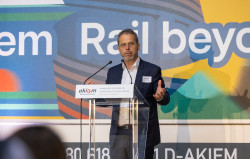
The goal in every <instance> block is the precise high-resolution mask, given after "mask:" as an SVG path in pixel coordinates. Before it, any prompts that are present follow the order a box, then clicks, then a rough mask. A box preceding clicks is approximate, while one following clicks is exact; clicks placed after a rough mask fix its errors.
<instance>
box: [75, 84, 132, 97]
mask: <svg viewBox="0 0 250 159" xmlns="http://www.w3.org/2000/svg"><path fill="white" fill-rule="evenodd" d="M133 96H134V84H102V85H101V84H94V85H76V92H75V98H85V99H93V98H95V99H96V98H133Z"/></svg>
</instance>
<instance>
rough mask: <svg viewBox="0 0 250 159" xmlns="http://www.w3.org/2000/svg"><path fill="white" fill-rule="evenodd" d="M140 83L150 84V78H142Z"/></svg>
mask: <svg viewBox="0 0 250 159" xmlns="http://www.w3.org/2000/svg"><path fill="white" fill-rule="evenodd" d="M142 82H143V83H151V82H152V77H151V76H142Z"/></svg>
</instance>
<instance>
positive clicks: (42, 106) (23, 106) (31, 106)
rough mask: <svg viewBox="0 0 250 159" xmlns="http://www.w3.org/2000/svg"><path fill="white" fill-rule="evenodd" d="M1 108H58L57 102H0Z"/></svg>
mask: <svg viewBox="0 0 250 159" xmlns="http://www.w3.org/2000/svg"><path fill="white" fill-rule="evenodd" d="M1 109H7V110H9V109H15V110H17V109H18V110H20V109H40V110H42V109H56V110H57V109H58V105H57V104H0V110H1Z"/></svg>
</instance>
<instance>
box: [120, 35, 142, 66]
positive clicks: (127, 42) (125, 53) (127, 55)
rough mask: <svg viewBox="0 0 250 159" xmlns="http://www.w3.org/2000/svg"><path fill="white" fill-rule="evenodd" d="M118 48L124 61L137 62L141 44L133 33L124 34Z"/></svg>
mask: <svg viewBox="0 0 250 159" xmlns="http://www.w3.org/2000/svg"><path fill="white" fill-rule="evenodd" d="M118 50H119V52H120V54H121V56H122V57H123V59H124V61H132V62H135V61H136V59H137V57H138V51H139V50H140V44H138V43H137V42H136V40H135V37H134V35H133V34H122V35H121V36H120V38H119V46H118Z"/></svg>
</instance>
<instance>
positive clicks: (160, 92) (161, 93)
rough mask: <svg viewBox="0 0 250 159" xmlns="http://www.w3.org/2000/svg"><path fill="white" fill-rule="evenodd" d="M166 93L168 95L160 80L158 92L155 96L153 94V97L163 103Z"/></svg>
mask: <svg viewBox="0 0 250 159" xmlns="http://www.w3.org/2000/svg"><path fill="white" fill-rule="evenodd" d="M165 93H166V89H165V88H162V87H161V80H159V81H158V87H157V90H156V92H155V94H153V97H154V98H155V99H156V100H157V101H161V100H162V99H163V96H164V94H165Z"/></svg>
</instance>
